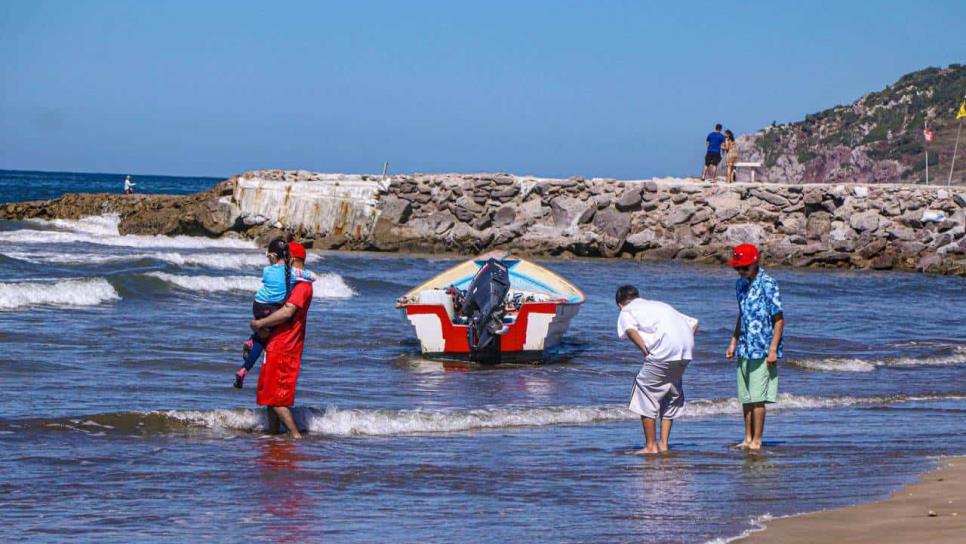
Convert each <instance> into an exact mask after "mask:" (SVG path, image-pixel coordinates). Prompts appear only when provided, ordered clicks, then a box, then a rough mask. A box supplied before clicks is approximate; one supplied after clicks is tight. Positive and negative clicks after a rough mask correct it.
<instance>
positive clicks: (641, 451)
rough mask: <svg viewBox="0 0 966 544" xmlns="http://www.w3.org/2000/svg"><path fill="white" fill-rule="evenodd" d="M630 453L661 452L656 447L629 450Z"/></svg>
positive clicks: (652, 453)
mask: <svg viewBox="0 0 966 544" xmlns="http://www.w3.org/2000/svg"><path fill="white" fill-rule="evenodd" d="M627 453H628V454H629V455H656V454H658V453H660V451H658V449H657V448H656V447H655V448H641V449H639V450H631V451H629V452H627Z"/></svg>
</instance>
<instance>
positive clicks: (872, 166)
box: [739, 64, 966, 185]
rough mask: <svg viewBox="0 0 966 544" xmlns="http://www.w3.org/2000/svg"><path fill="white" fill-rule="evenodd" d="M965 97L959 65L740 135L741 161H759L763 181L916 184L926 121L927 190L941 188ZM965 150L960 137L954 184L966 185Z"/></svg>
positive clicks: (965, 74) (965, 76)
mask: <svg viewBox="0 0 966 544" xmlns="http://www.w3.org/2000/svg"><path fill="white" fill-rule="evenodd" d="M964 94H966V66H964V65H960V64H952V65H950V66H949V67H948V68H927V69H925V70H921V71H918V72H913V73H911V74H907V75H905V76H902V77H901V78H900V79H899V81H896V82H895V83H893V84H892V85H890V86H888V87H886V88H885V89H883V90H882V91H879V92H873V93H869V94H867V95H865V96H863V97H861V98H859V99H858V100H856V101H855V102H854V103H852V104H851V105H847V106H836V107H834V108H830V109H827V110H825V111H821V112H818V113H814V114H811V115H807V116H806V117H805V120H804V121H799V122H795V123H787V124H772V126H770V127H767V128H765V129H763V130H760V131H758V132H756V133H754V134H750V135H744V136H741V137H740V138H739V148H740V149H741V152H742V160H752V161H762V162H763V163H764V167H763V169H762V172H761V177H762V178H764V179H766V180H770V181H781V182H786V183H796V182H804V183H816V182H839V181H854V182H860V183H881V182H913V183H922V182H925V168H926V161H925V155H924V153H923V151H924V149H923V146H924V145H925V141H924V139H923V135H922V129H923V121H924V120H928V122H929V126H930V128H932V129H933V130H934V132H935V140H934V141H933V143H931V144H929V179H930V183H939V182H940V180H941V182H942V183H943V184H945V183H946V177H947V176H948V175H949V166H950V161H951V159H952V155H953V143H954V141H955V139H956V126H957V121H956V120H955V117H956V110H957V109H958V108H959V104H960V103H961V101H962V99H963V95H964ZM964 132H966V130H964ZM964 147H966V136H964V137H963V139H962V140H961V141H960V150H959V157H958V158H957V160H956V169H955V171H954V172H953V184H956V185H964V184H966V150H964V149H963V148H964Z"/></svg>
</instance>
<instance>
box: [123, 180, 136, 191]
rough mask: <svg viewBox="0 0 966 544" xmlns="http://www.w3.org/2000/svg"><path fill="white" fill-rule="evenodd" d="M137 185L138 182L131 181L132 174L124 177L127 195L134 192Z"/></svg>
mask: <svg viewBox="0 0 966 544" xmlns="http://www.w3.org/2000/svg"><path fill="white" fill-rule="evenodd" d="M135 185H137V183H134V182H133V181H131V176H126V177H125V178H124V194H126V195H131V194H134V186H135Z"/></svg>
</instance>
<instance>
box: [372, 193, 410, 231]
mask: <svg viewBox="0 0 966 544" xmlns="http://www.w3.org/2000/svg"><path fill="white" fill-rule="evenodd" d="M379 209H380V217H381V218H384V219H385V220H386V221H389V222H390V223H394V224H396V225H401V224H403V223H405V222H406V221H409V217H410V216H411V215H412V213H413V205H412V204H411V203H410V202H409V201H408V200H403V199H402V198H399V197H396V196H387V197H385V198H384V199H382V201H380V202H379Z"/></svg>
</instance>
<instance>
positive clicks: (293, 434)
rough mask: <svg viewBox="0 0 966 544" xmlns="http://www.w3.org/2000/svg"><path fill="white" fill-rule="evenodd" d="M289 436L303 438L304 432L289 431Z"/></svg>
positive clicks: (293, 438) (297, 438)
mask: <svg viewBox="0 0 966 544" xmlns="http://www.w3.org/2000/svg"><path fill="white" fill-rule="evenodd" d="M289 436H291V437H292V440H302V433H300V432H298V431H292V432H290V433H289Z"/></svg>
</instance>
